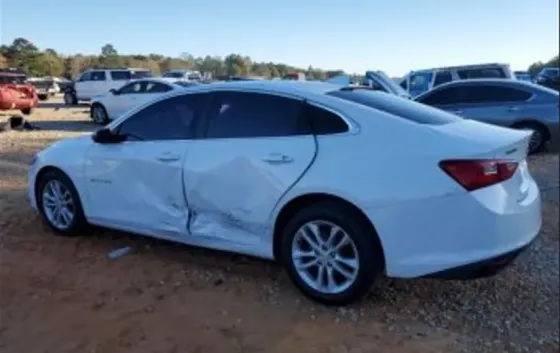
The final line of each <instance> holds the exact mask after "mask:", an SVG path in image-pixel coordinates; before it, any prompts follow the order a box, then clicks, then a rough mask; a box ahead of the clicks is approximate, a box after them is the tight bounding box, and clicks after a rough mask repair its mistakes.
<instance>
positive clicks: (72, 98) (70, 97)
mask: <svg viewBox="0 0 560 353" xmlns="http://www.w3.org/2000/svg"><path fill="white" fill-rule="evenodd" d="M64 104H65V105H76V104H78V98H76V95H75V94H74V93H73V92H64Z"/></svg>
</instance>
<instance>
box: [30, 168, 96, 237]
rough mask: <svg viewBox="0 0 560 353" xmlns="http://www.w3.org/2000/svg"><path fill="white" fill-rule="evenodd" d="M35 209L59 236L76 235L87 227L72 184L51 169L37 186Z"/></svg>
mask: <svg viewBox="0 0 560 353" xmlns="http://www.w3.org/2000/svg"><path fill="white" fill-rule="evenodd" d="M36 190H37V192H36V199H37V207H38V209H39V212H40V213H41V217H42V218H43V221H44V222H45V223H47V225H48V226H49V227H50V228H51V229H53V230H54V231H55V232H56V233H57V234H60V235H67V236H69V235H77V234H79V232H80V231H82V230H83V229H84V228H85V226H86V225H87V222H86V219H85V216H84V211H83V208H82V203H81V200H80V197H79V195H78V192H77V190H76V188H75V187H74V184H73V183H72V181H71V180H70V178H68V177H67V176H66V175H65V174H64V173H62V172H61V171H59V170H56V169H52V170H49V171H48V172H46V173H45V174H44V175H43V176H42V177H41V179H40V180H39V184H38V186H37V189H36Z"/></svg>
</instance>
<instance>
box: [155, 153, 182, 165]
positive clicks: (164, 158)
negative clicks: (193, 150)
mask: <svg viewBox="0 0 560 353" xmlns="http://www.w3.org/2000/svg"><path fill="white" fill-rule="evenodd" d="M179 159H181V157H180V156H177V155H174V154H168V155H163V156H159V157H157V160H158V161H160V162H164V163H169V162H176V161H178V160H179Z"/></svg>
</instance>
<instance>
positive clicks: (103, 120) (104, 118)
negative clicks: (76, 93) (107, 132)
mask: <svg viewBox="0 0 560 353" xmlns="http://www.w3.org/2000/svg"><path fill="white" fill-rule="evenodd" d="M90 109H91V113H90V115H91V118H92V119H93V122H94V123H96V124H97V125H107V124H108V123H109V122H110V120H109V115H108V114H107V109H105V107H104V106H103V105H101V104H100V103H93V104H92V105H91V108H90Z"/></svg>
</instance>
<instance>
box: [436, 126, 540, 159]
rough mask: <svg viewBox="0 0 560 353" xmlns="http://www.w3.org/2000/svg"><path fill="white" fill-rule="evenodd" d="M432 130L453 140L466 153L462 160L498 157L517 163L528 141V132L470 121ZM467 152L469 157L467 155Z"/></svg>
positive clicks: (526, 150) (525, 152)
mask: <svg viewBox="0 0 560 353" xmlns="http://www.w3.org/2000/svg"><path fill="white" fill-rule="evenodd" d="M431 128H432V129H433V130H436V131H438V132H440V133H442V134H443V135H447V136H448V137H453V138H454V139H456V141H457V142H456V143H455V144H456V145H457V147H459V149H461V150H463V152H464V154H465V155H464V156H461V157H465V158H468V157H473V158H474V157H476V158H496V159H498V158H501V159H508V160H513V161H516V162H521V161H523V160H525V158H527V152H528V147H529V140H530V138H531V133H530V132H529V131H525V130H514V129H510V128H505V127H500V126H495V125H489V124H484V123H481V122H478V121H474V120H469V119H464V120H462V121H460V122H456V123H451V124H445V125H436V126H431ZM452 143H453V142H452ZM470 153H472V155H470V156H469V154H470Z"/></svg>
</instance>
